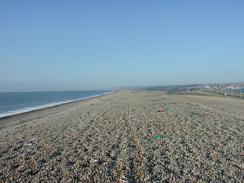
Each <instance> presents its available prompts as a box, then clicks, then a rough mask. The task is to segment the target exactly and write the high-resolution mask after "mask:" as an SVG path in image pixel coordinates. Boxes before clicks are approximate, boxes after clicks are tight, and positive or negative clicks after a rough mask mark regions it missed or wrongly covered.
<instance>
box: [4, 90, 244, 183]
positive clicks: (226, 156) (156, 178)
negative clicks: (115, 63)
mask: <svg viewBox="0 0 244 183" xmlns="http://www.w3.org/2000/svg"><path fill="white" fill-rule="evenodd" d="M243 111H244V100H239V99H232V98H225V97H216V96H183V95H167V94H163V93H160V92H154V91H121V92H117V93H114V94H111V95H107V96H102V97H97V98H93V99H90V100H85V101H79V102H74V103H71V104H66V105H62V106H58V107H53V108H49V109H43V110H39V111H34V112H30V113H26V114H22V115H17V116H13V117H11V118H7V119H2V120H0V182H128V183H130V182H241V180H242V179H243V165H244V164H243V158H244V156H243V155H244V154H243V146H242V145H243V134H244V114H243V113H244V112H243Z"/></svg>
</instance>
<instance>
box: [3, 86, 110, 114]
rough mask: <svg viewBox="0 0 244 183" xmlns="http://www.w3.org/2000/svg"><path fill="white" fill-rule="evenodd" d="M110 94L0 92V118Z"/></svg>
mask: <svg viewBox="0 0 244 183" xmlns="http://www.w3.org/2000/svg"><path fill="white" fill-rule="evenodd" d="M110 93H112V91H110V90H99V91H98V90H96V91H51V92H0V118H2V117H7V116H11V115H15V114H20V113H24V112H29V111H33V110H37V109H43V108H47V107H52V106H57V105H60V104H65V103H69V102H74V101H78V100H82V99H83V100H84V99H88V98H92V97H97V96H101V95H107V94H110Z"/></svg>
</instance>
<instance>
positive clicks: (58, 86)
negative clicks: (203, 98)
mask: <svg viewBox="0 0 244 183" xmlns="http://www.w3.org/2000/svg"><path fill="white" fill-rule="evenodd" d="M243 10H244V1H242V0H234V1H231V0H223V1H219V0H216V1H212V0H206V1H201V2H200V1H193V0H188V1H180V0H178V1H177V0H174V1H149V0H148V1H146V0H140V1H139V0H124V1H113V0H104V1H99V0H97V1H95V0H91V1H76V0H74V1H55V0H54V1H48V0H42V1H28V0H23V1H17V0H13V1H7V0H2V1H0V91H33V90H41V91H43V90H89V89H102V88H115V87H124V86H129V87H131V86H153V85H173V84H190V83H218V82H242V81H244V72H243V71H244V36H243V35H244V23H243V20H244V11H243Z"/></svg>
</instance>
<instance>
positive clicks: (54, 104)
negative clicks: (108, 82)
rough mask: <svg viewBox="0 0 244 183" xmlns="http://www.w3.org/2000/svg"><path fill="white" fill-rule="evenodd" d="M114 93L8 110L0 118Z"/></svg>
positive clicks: (0, 114)
mask: <svg viewBox="0 0 244 183" xmlns="http://www.w3.org/2000/svg"><path fill="white" fill-rule="evenodd" d="M112 93H113V92H106V93H102V94H99V95H92V96H89V97H83V98H79V99H74V100H65V101H60V102H53V103H49V104H44V105H38V106H32V107H25V108H21V109H17V110H13V111H7V112H5V113H0V118H4V117H9V116H13V115H16V114H22V113H26V112H31V111H35V110H39V109H45V108H49V107H55V106H58V105H62V104H67V103H71V102H77V101H81V100H86V99H90V98H94V97H99V96H104V95H109V94H112Z"/></svg>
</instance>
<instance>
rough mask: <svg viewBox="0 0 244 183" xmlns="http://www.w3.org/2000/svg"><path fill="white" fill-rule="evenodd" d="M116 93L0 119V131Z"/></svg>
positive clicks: (107, 93) (113, 92)
mask: <svg viewBox="0 0 244 183" xmlns="http://www.w3.org/2000/svg"><path fill="white" fill-rule="evenodd" d="M117 92H118V91H112V92H106V93H104V94H101V95H96V96H90V97H85V98H83V99H78V100H75V101H71V102H67V103H62V104H58V105H54V106H49V107H45V108H40V109H35V110H31V111H27V112H23V113H18V114H13V115H9V116H5V117H0V130H3V129H5V128H9V127H12V126H15V125H18V124H22V123H26V122H28V121H32V120H36V119H40V118H43V117H46V116H49V115H54V114H57V113H60V112H61V111H67V110H69V109H71V108H73V107H75V106H78V105H80V104H81V103H83V102H89V101H93V100H97V99H100V98H102V97H106V96H109V95H113V94H115V93H117Z"/></svg>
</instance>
